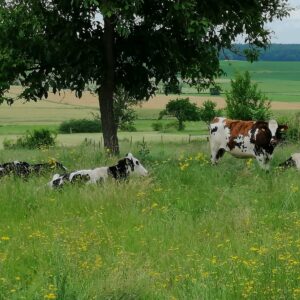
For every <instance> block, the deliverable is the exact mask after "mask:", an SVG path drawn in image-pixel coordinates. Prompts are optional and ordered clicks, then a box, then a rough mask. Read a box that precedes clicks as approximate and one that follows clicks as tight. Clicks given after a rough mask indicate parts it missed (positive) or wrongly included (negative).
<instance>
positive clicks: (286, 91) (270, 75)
mask: <svg viewBox="0 0 300 300" xmlns="http://www.w3.org/2000/svg"><path fill="white" fill-rule="evenodd" d="M221 67H222V69H223V70H224V72H225V73H226V74H225V75H224V76H222V78H220V79H219V80H217V82H218V83H219V85H220V86H221V87H222V91H223V93H224V92H225V91H226V90H228V89H229V88H230V79H232V78H234V75H235V74H236V73H237V72H244V71H249V72H250V74H251V77H252V79H253V80H254V81H255V82H257V84H258V86H259V88H260V89H261V90H262V91H263V92H265V93H266V95H267V96H268V97H269V98H270V99H271V100H272V101H284V102H300V62H263V61H260V62H254V63H250V62H245V61H221ZM182 91H183V92H184V93H185V94H187V95H188V94H190V95H196V94H197V90H196V89H195V88H191V87H189V86H187V85H186V84H184V85H183V89H182ZM202 94H203V95H208V91H203V92H202Z"/></svg>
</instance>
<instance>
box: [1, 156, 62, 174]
mask: <svg viewBox="0 0 300 300" xmlns="http://www.w3.org/2000/svg"><path fill="white" fill-rule="evenodd" d="M53 169H61V170H63V171H66V170H67V168H66V167H65V166H63V165H62V164H61V163H60V162H58V161H56V160H51V161H49V162H48V163H39V164H29V163H28V162H26V161H13V162H7V163H4V164H0V177H3V176H5V175H16V176H21V177H27V176H28V175H30V174H41V173H43V172H45V171H49V170H53Z"/></svg>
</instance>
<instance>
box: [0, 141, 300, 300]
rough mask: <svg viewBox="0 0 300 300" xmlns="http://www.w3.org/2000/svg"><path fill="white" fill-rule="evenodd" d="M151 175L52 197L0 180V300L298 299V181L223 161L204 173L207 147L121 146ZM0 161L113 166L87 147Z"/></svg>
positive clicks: (33, 185) (32, 186) (35, 184)
mask: <svg viewBox="0 0 300 300" xmlns="http://www.w3.org/2000/svg"><path fill="white" fill-rule="evenodd" d="M121 146H122V151H123V153H125V152H127V151H132V152H133V153H135V154H136V156H138V157H139V158H140V159H141V161H142V163H143V165H144V166H145V167H146V168H147V169H148V170H149V172H150V174H149V176H148V177H145V178H135V177H132V178H130V180H129V181H128V182H120V183H116V182H114V181H110V182H107V183H105V184H104V185H98V186H84V185H74V186H66V187H65V188H63V189H61V190H49V189H48V187H46V186H45V184H46V183H47V181H49V180H50V178H51V174H47V175H45V176H41V177H34V176H32V177H31V178H29V179H28V180H27V181H24V180H23V179H20V178H2V179H1V185H0V195H1V198H0V202H1V211H0V264H1V268H0V298H1V299H242V298H250V299H281V298H282V299H298V298H299V297H300V273H299V264H300V257H299V254H300V252H299V251H300V231H299V230H298V229H299V227H300V210H299V208H300V204H299V196H300V194H299V193H300V190H299V187H300V183H299V180H298V173H297V171H295V170H288V171H282V170H280V169H278V168H276V165H277V164H278V163H279V162H281V161H282V160H284V159H286V158H287V155H288V153H290V152H292V151H295V150H296V148H297V145H289V146H287V145H286V146H281V147H279V148H278V149H277V150H276V152H275V158H274V161H273V163H272V165H273V166H272V170H271V172H270V173H265V172H263V171H262V170H260V169H259V168H258V166H257V165H256V163H255V162H253V161H252V160H246V161H245V160H238V159H234V158H232V157H231V156H229V155H225V157H224V159H223V160H222V161H221V162H220V164H219V165H218V166H216V167H213V166H211V165H210V163H209V150H208V144H207V142H206V141H196V142H192V143H190V144H185V145H183V144H181V143H176V142H169V143H165V144H162V143H149V144H147V147H148V148H147V149H149V150H150V153H148V154H147V152H145V151H144V152H143V151H141V150H142V148H141V146H140V145H138V144H136V143H134V145H132V146H130V144H129V143H128V142H123V143H122V145H121ZM1 157H2V159H3V160H5V161H9V160H11V159H12V157H18V158H19V159H20V160H27V161H31V162H33V161H47V160H48V159H49V158H50V157H51V158H53V157H54V158H56V159H58V160H60V161H62V162H63V163H64V164H65V165H66V166H67V167H69V168H70V169H76V168H82V167H83V166H84V167H93V166H96V165H110V164H113V163H115V162H116V158H111V157H109V156H107V154H106V153H104V152H102V151H95V149H94V148H93V146H91V145H81V146H79V147H73V148H54V149H48V150H47V149H45V150H43V151H33V150H31V151H29V150H28V151H24V150H23V151H18V150H15V151H10V152H8V151H1Z"/></svg>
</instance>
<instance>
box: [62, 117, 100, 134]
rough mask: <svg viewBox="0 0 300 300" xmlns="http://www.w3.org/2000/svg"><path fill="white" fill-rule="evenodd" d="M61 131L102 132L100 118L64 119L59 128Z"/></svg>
mask: <svg viewBox="0 0 300 300" xmlns="http://www.w3.org/2000/svg"><path fill="white" fill-rule="evenodd" d="M58 130H59V132H61V133H82V132H83V133H84V132H101V131H102V128H101V121H100V119H94V120H88V119H77V120H75V119H72V120H69V121H64V122H62V123H61V124H60V125H59V128H58Z"/></svg>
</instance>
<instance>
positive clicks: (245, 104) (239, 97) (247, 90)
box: [226, 71, 271, 120]
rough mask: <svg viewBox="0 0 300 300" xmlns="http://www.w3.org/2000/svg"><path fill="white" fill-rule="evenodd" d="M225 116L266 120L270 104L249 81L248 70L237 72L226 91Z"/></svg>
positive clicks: (255, 85) (268, 115)
mask: <svg viewBox="0 0 300 300" xmlns="http://www.w3.org/2000/svg"><path fill="white" fill-rule="evenodd" d="M226 103H227V108H226V110H227V116H228V117H229V118H232V119H239V120H267V119H269V117H270V114H271V112H270V108H271V104H270V101H269V100H268V99H267V97H266V96H265V95H264V94H263V93H262V92H261V91H260V90H259V89H258V86H257V84H256V83H254V84H253V83H251V76H250V74H249V72H248V71H247V72H245V73H244V74H237V75H236V76H235V80H231V90H230V91H228V92H226Z"/></svg>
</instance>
